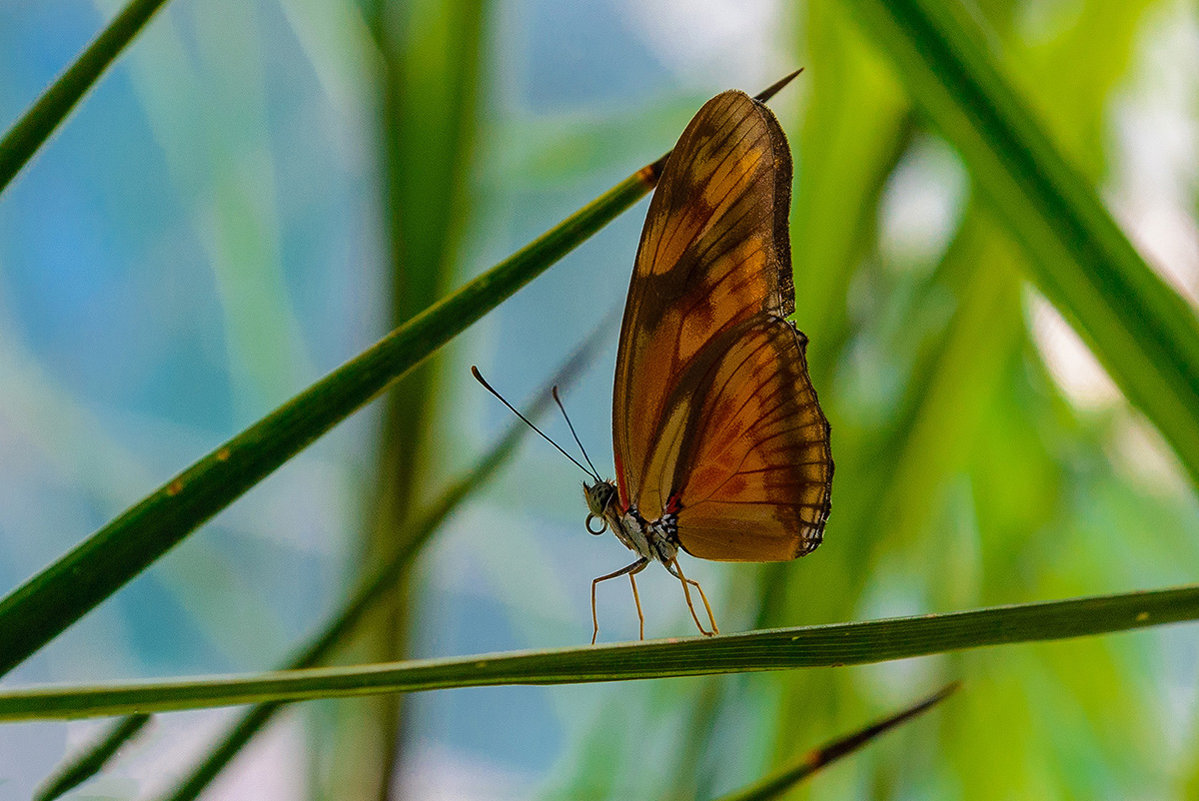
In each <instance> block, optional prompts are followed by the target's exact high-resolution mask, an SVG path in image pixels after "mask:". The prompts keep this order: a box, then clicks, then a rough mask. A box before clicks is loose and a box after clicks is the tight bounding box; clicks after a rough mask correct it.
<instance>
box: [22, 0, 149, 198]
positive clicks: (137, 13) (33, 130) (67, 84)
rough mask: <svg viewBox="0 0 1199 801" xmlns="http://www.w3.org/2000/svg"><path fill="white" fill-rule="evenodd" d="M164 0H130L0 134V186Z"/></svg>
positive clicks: (67, 112) (45, 138)
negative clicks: (1, 134)
mask: <svg viewBox="0 0 1199 801" xmlns="http://www.w3.org/2000/svg"><path fill="white" fill-rule="evenodd" d="M165 3H166V0H131V2H130V3H129V4H128V5H127V6H125V8H124V9H122V10H121V13H119V14H117V15H116V16H115V17H113V19H112V21H111V22H109V23H108V25H107V26H105V28H104V30H103V31H101V32H100V35H99V36H97V37H96V38H95V40H94V41H92V43H91V44H89V45H88V46H87V48H86V49H85V50H84V51H83V52H82V53H80V54H79V57H78V58H77V59H75V61H74V62H73V63H72V64H71V66H70V67H68V68H67V70H66V71H65V72H64V73H63V74H62V75H60V76H59V77H58V80H56V81H55V82H54V83H53V84H52V85H51V86H50V88H49V89H47V90H46V91H45V92H43V93H42V95H41V96H40V97H39V98H38V99H37V100H36V101H34V104H33V105H32V106H30V107H29V109H28V110H27V111H26V112H25V113H24V114H22V115H21V118H20V119H19V120H17V121H16V122H15V123H13V126H12V127H11V128H9V129H8V132H7V133H5V134H4V138H3V139H0V192H3V191H4V189H5V188H6V187H7V186H8V185H9V183H10V182H11V181H12V179H13V178H15V177H16V176H17V173H19V172H20V171H21V169H22V168H23V167H24V166H25V165H26V164H27V163H28V162H29V160H30V159H31V158H33V154H34V153H36V152H37V151H38V148H40V147H41V146H42V145H44V144H45V143H46V140H48V139H49V138H50V135H51V134H52V133H54V129H55V128H57V127H58V126H59V124H60V123H61V122H62V121H63V120H64V119H66V117H67V115H68V114H70V113H71V109H73V108H75V105H76V104H77V103H78V102H79V101H80V99H82V98H83V96H84V94H86V93H87V90H88V89H90V88H91V87H92V86H93V85H94V84H95V83H96V81H98V80H99V79H100V76H101V75H103V74H104V71H105V70H106V69H108V67H109V65H110V64H112V62H113V61H115V60H116V58H117V56H119V55H120V54H121V51H122V50H124V49H125V47H126V46H127V45H128V44H129V43H130V42H131V41H133V37H135V36H137V34H138V32H140V31H141V29H142V28H143V27H145V25H146V23H147V22H149V21H150V17H152V16H154V12H156V11H158V9H159V8H161V7H162V6H163V4H165Z"/></svg>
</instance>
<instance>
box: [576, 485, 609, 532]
mask: <svg viewBox="0 0 1199 801" xmlns="http://www.w3.org/2000/svg"><path fill="white" fill-rule="evenodd" d="M583 497H584V498H586V499H587V509H588V511H589V512H590V514H588V515H587V522H586V526H587V531H589V532H590V533H592V534H595V535H597V536H598V535H600V534H603V533H604V532H605V531H607V530H608V519H609V518H610V517H612V516H615V515H616V509H615V508H614V507H615V504H616V485H615V484H613V483H612V482H611V481H604V480H603V479H597V480H596V481H595V483H594V484H589V483H587V482H586V481H584V482H583ZM592 520H599V521H600V527H599V529H598V530H597V529H594V528H592V527H591V521H592Z"/></svg>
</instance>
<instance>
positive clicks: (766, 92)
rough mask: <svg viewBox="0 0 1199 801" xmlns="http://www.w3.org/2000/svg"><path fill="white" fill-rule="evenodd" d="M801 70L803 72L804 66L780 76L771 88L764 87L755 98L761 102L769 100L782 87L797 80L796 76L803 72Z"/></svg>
mask: <svg viewBox="0 0 1199 801" xmlns="http://www.w3.org/2000/svg"><path fill="white" fill-rule="evenodd" d="M801 72H803V67H800V68H799V69H797V70H796V71H795V72H793V73H791V74H790V75H788V76H787V77H785V78H780V79H779V80H777V81H775V82H774V83H773V84H772V85H771V86H770V87H769V88H767V89H763V90H762V91H761V92H759V93H758V94H757V95H755V96H754V100H757V101H758V102H759V103H765V102H766V101H767V100H769V99H770V98H772V97H774V96H775V95H776V94H778V92H779V90H780V89H782V88H783V87H784V86H786V85H787V84H789V83H791V81H793V80H795V76H796V75H799V73H801Z"/></svg>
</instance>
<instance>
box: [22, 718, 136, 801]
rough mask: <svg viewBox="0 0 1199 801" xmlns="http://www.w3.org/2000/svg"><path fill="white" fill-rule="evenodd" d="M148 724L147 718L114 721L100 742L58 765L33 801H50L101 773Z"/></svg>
mask: <svg viewBox="0 0 1199 801" xmlns="http://www.w3.org/2000/svg"><path fill="white" fill-rule="evenodd" d="M149 722H150V716H149V715H130V716H129V717H127V718H124V719H123V720H120V721H118V722H117V723H116V725H114V726H113V727H112V728H111V729H110V730H109V732H108V734H106V735H104V737H103V738H102V739H101V740H100V742H98V743H96V744H95V745H94V746H92V747H91V748H89V749H88V750H87V751H86V752H85V753H83V754H81V755H80V756H79V757H77V758H75V759H72V760H71V761H69V762H67V763H66V764H64V765H62V766H61V768H60V769H59V770H58V771H56V772H55V773H54V774H53V775H52V776H50V777H49V778H48V779H46V782H45V783H44V784H43V785H42V786H41V787H40V788H39V789H38V791H37V794H36V795H35V796H34V797H33V798H34V801H54V799H55V798H58V797H59V796H62V795H65V794H66V793H68V792H70V791H71V790H73V789H75V788H76V787H78V786H79V785H81V784H83V783H84V782H85V781H87V780H88V779H90V778H91V777H92V776H95V775H96V774H97V773H99V772H100V771H101V770H103V769H104V765H105V764H106V763H107V762H108V760H110V759H112V758H113V756H115V755H116V753H117V751H118V750H119V749H120V748H121V746H123V745H124V744H125V743H127V742H129V741H130V740H132V739H133V738H134V737H136V736H137V735H138V733H139V732H141V730H142V729H144V728H145V727H146V724H147V723H149Z"/></svg>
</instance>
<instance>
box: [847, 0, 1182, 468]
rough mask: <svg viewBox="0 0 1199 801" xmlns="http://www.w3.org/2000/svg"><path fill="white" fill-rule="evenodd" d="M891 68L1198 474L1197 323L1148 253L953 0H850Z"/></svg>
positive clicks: (1049, 285) (1036, 274)
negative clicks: (1128, 233)
mask: <svg viewBox="0 0 1199 801" xmlns="http://www.w3.org/2000/svg"><path fill="white" fill-rule="evenodd" d="M848 5H849V7H850V8H851V9H852V10H853V12H854V15H855V16H856V17H857V19H858V21H859V23H860V24H861V26H862V28H863V29H864V30H865V31H866V33H867V35H868V36H870V37H871V38H872V39H873V40H874V42H875V43H876V44H877V45H878V46H879V47H880V48H881V49H882V50H883V51H884V52H885V53H886V54H887V55H888V56H889V57H890V59H891V61H892V62H893V63H894V66H895V74H896V76H897V77H898V78H899V79H900V80H901V81H903V83H904V85H905V86H906V87H907V89H908V92H909V94H910V95H911V97H912V99H913V100H914V101H915V102H916V103H918V104H919V105H920V106H921V107H922V109H923V110H924V112H925V113H926V114H927V115H928V117H929V118H930V119H931V120H932V121H933V122H934V124H935V125H936V126H937V127H938V128H939V129H940V131H941V132H942V133H943V134H944V135H945V137H946V138H947V139H948V140H949V141H950V142H951V143H952V144H953V145H954V146H955V147H956V148H957V149H958V151H959V153H960V154H961V155H962V158H963V159H964V161H965V162H966V165H967V167H968V168H969V169H970V173H971V175H972V177H973V179H974V181H975V182H976V184H977V185H978V187H979V188H980V189H981V190H982V194H983V195H984V196H986V197H987V198H988V199H989V201H990V203H991V206H992V209H993V210H994V212H995V214H996V216H997V217H998V218H999V219H1001V220H1003V221H1004V222H1005V224H1006V225H1007V227H1008V230H1009V231H1010V233H1011V234H1012V236H1013V237H1014V238H1015V239H1016V241H1018V242H1019V243H1020V244H1021V245H1022V247H1023V248H1024V250H1025V252H1026V254H1027V255H1028V260H1027V264H1028V266H1029V269H1030V271H1031V273H1032V278H1033V279H1034V280H1035V281H1036V283H1037V285H1038V286H1039V287H1040V289H1041V290H1042V291H1043V292H1044V293H1045V295H1046V297H1048V298H1049V300H1050V301H1051V302H1052V303H1053V304H1054V305H1055V306H1056V307H1057V308H1058V309H1059V310H1060V311H1061V312H1062V313H1063V314H1064V315H1065V316H1066V317H1067V319H1069V320H1070V322H1071V324H1072V325H1073V326H1074V327H1075V328H1076V330H1078V332H1079V333H1080V334H1081V335H1082V336H1083V338H1084V339H1085V340H1086V341H1087V343H1088V344H1089V345H1090V346H1091V348H1092V350H1094V352H1095V354H1096V356H1098V357H1099V359H1100V360H1101V361H1102V362H1103V364H1104V366H1105V367H1106V368H1107V369H1108V371H1109V372H1110V373H1111V376H1112V378H1113V379H1114V380H1115V381H1116V383H1117V384H1118V385H1119V386H1120V388H1121V390H1122V391H1123V392H1124V393H1125V395H1126V396H1127V397H1128V399H1129V400H1130V401H1131V402H1132V403H1133V404H1135V405H1136V406H1137V407H1138V408H1140V409H1141V410H1142V411H1143V412H1144V413H1145V415H1146V416H1147V417H1148V418H1149V419H1150V420H1151V421H1152V422H1153V423H1154V425H1155V426H1157V428H1158V430H1159V431H1161V433H1162V435H1163V436H1164V437H1165V438H1166V440H1167V441H1168V442H1169V443H1170V445H1171V447H1172V448H1173V449H1174V450H1175V452H1176V453H1177V454H1178V457H1179V459H1180V460H1181V461H1182V463H1183V464H1184V465H1185V466H1186V469H1187V470H1188V471H1189V472H1190V475H1191V478H1192V480H1195V481H1199V323H1197V321H1196V317H1195V314H1194V312H1193V311H1192V310H1191V309H1190V308H1189V307H1188V306H1187V304H1186V302H1185V301H1184V300H1183V299H1182V298H1181V297H1180V296H1179V295H1178V294H1177V293H1176V292H1174V291H1173V290H1172V289H1171V288H1170V287H1168V286H1167V285H1166V284H1165V283H1164V282H1163V281H1162V280H1161V278H1159V277H1158V276H1157V275H1156V274H1155V273H1154V272H1153V271H1152V270H1151V269H1150V268H1149V266H1148V265H1147V264H1146V263H1145V261H1144V260H1143V259H1142V258H1141V257H1140V255H1139V254H1138V253H1137V251H1136V250H1135V249H1134V248H1133V247H1132V245H1131V244H1130V243H1129V241H1128V239H1127V238H1126V237H1125V236H1124V234H1123V232H1122V231H1121V230H1120V228H1119V227H1118V226H1117V225H1116V223H1115V221H1114V220H1113V219H1112V218H1111V215H1110V214H1109V213H1108V212H1107V210H1106V208H1105V207H1104V206H1103V204H1102V202H1101V201H1100V200H1099V198H1098V197H1097V195H1096V193H1095V191H1094V190H1093V189H1092V188H1091V186H1090V185H1089V184H1088V182H1087V181H1086V180H1085V178H1083V176H1082V174H1081V173H1080V172H1079V171H1077V170H1076V169H1075V168H1074V167H1073V165H1071V164H1070V163H1069V162H1068V161H1067V160H1066V159H1065V158H1064V157H1063V155H1062V154H1061V152H1060V151H1059V149H1058V148H1057V146H1056V144H1055V143H1054V142H1053V141H1052V140H1051V139H1050V137H1049V136H1048V135H1047V133H1046V132H1045V129H1044V127H1043V126H1042V125H1041V124H1040V122H1039V121H1038V120H1037V119H1036V118H1035V116H1034V115H1033V114H1032V113H1031V112H1030V111H1029V109H1028V107H1027V106H1026V105H1025V104H1024V103H1022V101H1021V100H1020V98H1019V96H1018V95H1017V93H1016V92H1015V91H1014V89H1013V88H1012V87H1011V86H1010V85H1009V83H1008V81H1007V80H1006V79H1005V78H1004V76H1003V75H1002V73H1001V72H1000V70H999V69H998V67H997V66H996V65H995V64H994V63H993V61H992V59H991V57H990V55H989V54H988V52H987V50H986V48H985V46H983V45H981V44H979V41H980V39H981V36H980V35H979V33H978V31H977V30H975V26H974V24H973V23H972V22H971V21H970V20H969V19H967V18H966V16H965V14H964V13H963V12H962V10H961V9H960V8H958V7H957V6H956V4H953V3H941V2H938V1H937V0H852V2H850V3H849V4H848Z"/></svg>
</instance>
